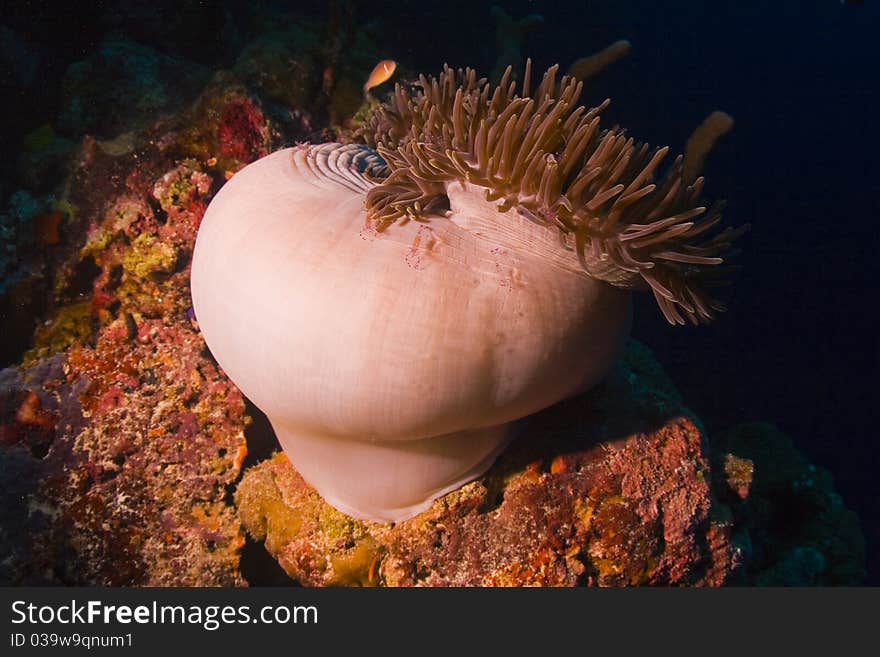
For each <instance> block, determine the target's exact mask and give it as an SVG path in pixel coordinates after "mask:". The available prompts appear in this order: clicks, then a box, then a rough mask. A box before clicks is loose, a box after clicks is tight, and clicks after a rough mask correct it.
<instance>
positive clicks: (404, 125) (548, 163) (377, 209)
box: [357, 61, 746, 324]
mask: <svg viewBox="0 0 880 657" xmlns="http://www.w3.org/2000/svg"><path fill="white" fill-rule="evenodd" d="M530 69H531V62H530V61H529V62H528V63H527V64H526V75H525V76H524V79H523V90H522V93H520V94H518V93H517V85H516V82H515V81H513V80H512V79H511V69H510V68H508V69H507V71H505V73H504V75H503V76H502V78H501V81H500V82H499V84H498V85H491V84H489V83H487V81H486V80H485V78H478V77H477V74H476V72H475V71H474V70H472V69H464V70H462V69H458V70H454V69H452V68H450V67H449V66H445V67H444V69H443V71H442V73H441V74H440V75H439V77H436V78H435V77H430V78H426V77H425V76H421V77H420V78H419V81H418V82H417V83H416V84H414V85H411V86H403V85H401V84H398V85H397V86H396V87H395V91H394V94H393V96H392V98H391V100H390V101H389V102H388V103H386V104H384V105H382V106H380V107H379V108H378V109H377V110H376V111H375V112H374V113H373V114H372V115H371V116H370V117H369V118H368V119H367V120H366V121H365V123H364V125H363V126H362V127H361V129H360V131H359V133H358V135H357V137H358V138H359V140H360V141H362V142H364V143H366V144H367V145H369V146H371V147H373V148H376V149H377V150H378V151H379V153H380V154H381V155H382V157H383V158H384V159H385V161H386V162H387V165H388V176H387V178H385V179H384V180H383V181H382V182H381V183H380V184H379V185H378V186H376V187H374V188H373V189H371V190H370V191H369V192H368V194H367V200H366V206H367V210H368V214H369V216H370V218H371V220H372V221H373V223H374V225H375V226H376V227H377V228H378V229H379V230H383V229H384V228H386V227H388V226H390V225H392V224H393V223H395V222H397V221H406V220H408V219H410V218H427V217H429V216H430V215H432V214H434V215H436V214H438V213H441V212H443V211H445V210H446V209H448V201H447V199H446V197H445V189H446V185H447V184H448V183H449V182H451V181H455V180H467V181H468V182H470V183H472V184H475V185H480V186H483V187H486V188H487V190H488V191H487V198H488V199H490V200H497V201H498V204H499V210H501V212H500V213H499V216H500V217H503V216H504V214H503V212H506V211H507V210H510V209H512V208H516V210H517V211H518V212H519V214H521V215H522V216H524V217H527V218H528V219H530V220H532V221H535V222H537V223H540V224H542V225H545V226H547V227H548V229H549V230H557V231H559V232H560V248H567V249H568V250H571V251H573V252H574V253H573V256H572V257H577V258H578V259H579V260H580V262H581V264H582V266H583V267H584V268H585V269H586V271H587V272H588V273H589V274H590V275H591V276H593V277H594V278H598V279H600V280H603V281H606V282H608V283H610V284H611V285H615V286H617V287H622V288H643V289H650V290H651V291H652V292H653V294H654V297H655V298H656V300H657V303H658V305H659V306H660V310H661V311H662V312H663V314H664V316H665V317H666V319H667V320H668V321H669V322H670V323H671V324H683V323H685V320H688V321H691V322H693V323H703V322H708V321H709V320H711V319H712V318H713V317H714V315H715V314H716V313H717V312H719V311H721V310H723V306H722V304H720V303H719V302H718V301H716V300H714V299H712V298H711V297H710V296H708V294H707V293H706V291H705V288H706V287H711V286H712V282H713V281H715V280H717V279H718V275H719V274H723V273H725V272H727V271H729V269H730V268H729V267H725V266H723V263H725V262H726V261H727V259H728V258H729V257H730V255H732V243H733V242H734V241H735V240H736V239H737V238H738V237H739V236H740V235H741V234H742V233H743V232H744V231H745V230H746V227H740V228H736V229H734V228H730V227H728V228H725V229H719V224H720V221H721V209H722V205H721V204H715V205H714V206H712V207H711V208H709V209H708V210H707V207H706V206H705V205H704V204H702V203H701V192H702V189H703V178H697V179H695V180H692V181H690V180H688V178H687V176H686V175H685V172H684V163H683V158H682V157H681V156H679V157H677V158H676V159H675V160H674V161H673V162H672V163H671V164H670V165H668V166H667V167H665V170H662V171H661V165H662V163H663V161H664V159H665V158H666V156H667V154H668V152H669V149H668V148H659V149H657V148H651V147H650V146H648V145H647V144H643V143H638V142H636V141H634V140H633V139H632V138H630V137H628V136H627V135H626V132H625V131H624V130H622V129H620V128H618V127H617V126H614V127H612V128H610V129H606V130H603V129H600V126H599V114H600V113H601V112H602V110H604V109H605V108H606V107H607V105H608V101H605V102H604V103H602V104H601V105H599V106H598V107H594V108H591V109H588V108H586V107H584V106H583V105H579V104H578V102H577V101H578V97H579V96H580V93H581V89H582V86H583V85H582V83H581V82H580V81H578V80H577V79H576V78H574V77H571V76H567V75H566V76H563V77H562V78H561V79H560V80H558V81H557V72H558V66H552V67H550V68H549V69H547V71H546V72H545V73H544V75H543V77H542V79H541V81H540V83H539V84H538V85H537V87H536V88H534V89H533V90H530V84H531V81H530V80H529V77H530V75H529V72H530ZM570 237H573V239H570Z"/></svg>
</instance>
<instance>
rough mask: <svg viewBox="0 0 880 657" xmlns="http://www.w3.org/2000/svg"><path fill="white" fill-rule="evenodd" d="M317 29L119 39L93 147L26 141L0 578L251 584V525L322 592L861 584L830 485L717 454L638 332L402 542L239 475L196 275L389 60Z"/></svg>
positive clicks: (222, 380)
mask: <svg viewBox="0 0 880 657" xmlns="http://www.w3.org/2000/svg"><path fill="white" fill-rule="evenodd" d="M305 29H306V28H305V27H302V28H301V27H299V26H297V25H292V26H288V27H287V28H285V31H282V32H277V33H275V36H273V37H271V38H268V37H260V38H258V39H255V40H254V41H252V42H251V43H250V44H249V45H248V46H246V47H245V48H244V49H243V50H242V54H241V55H240V56H239V58H238V59H237V60H236V62H235V63H234V64H233V65H232V68H231V70H229V71H221V72H218V73H215V74H213V77H210V79H209V75H208V72H207V71H206V70H204V69H203V68H202V67H201V66H198V65H195V64H191V63H188V62H184V61H177V60H174V61H172V60H169V59H167V58H166V57H164V56H161V55H159V54H158V53H155V52H152V51H149V50H147V49H145V48H143V47H141V46H139V45H138V44H137V43H136V42H132V41H129V40H124V39H121V38H115V39H109V40H107V41H106V42H105V43H104V44H103V46H102V50H101V51H100V53H99V54H97V55H94V56H92V57H91V58H89V59H87V60H84V61H83V63H82V64H81V65H79V67H76V68H73V69H72V70H71V72H70V74H69V75H68V77H67V85H66V93H68V94H69V99H70V103H69V106H68V107H67V109H66V111H65V112H64V113H63V115H62V116H61V117H59V121H58V127H59V129H62V128H65V127H66V129H67V134H68V136H71V138H72V137H73V135H75V134H81V133H82V132H85V131H91V132H92V134H90V135H86V136H85V137H82V138H81V139H80V138H79V137H77V142H76V143H73V142H72V141H71V142H69V143H68V142H67V141H64V143H61V141H63V139H62V137H60V136H58V135H55V133H54V132H53V130H51V129H47V130H43V131H42V132H40V133H39V134H34V135H31V136H30V137H31V138H30V140H29V142H28V143H29V145H28V149H29V150H28V157H27V158H25V159H24V160H23V163H22V166H24V167H25V168H26V170H25V171H24V172H23V174H22V180H29V179H38V178H39V179H40V180H41V186H40V188H39V189H36V188H34V189H29V190H28V189H22V190H16V191H15V192H14V193H12V194H10V197H9V201H8V202H7V204H6V208H4V209H2V211H0V246H2V247H3V258H2V259H0V269H2V273H3V276H2V284H0V315H2V317H3V318H4V319H3V322H4V325H3V326H2V331H3V335H4V341H3V345H2V346H3V355H4V362H7V363H8V362H12V363H14V365H13V366H11V367H9V368H7V369H4V370H2V371H0V496H2V504H0V553H2V554H3V555H4V558H3V560H2V561H0V584H4V585H21V584H56V585H58V584H65V585H78V584H99V585H199V586H238V585H245V584H248V583H249V582H248V581H247V580H248V578H249V577H250V576H249V575H248V576H246V575H245V574H243V568H242V563H241V561H242V559H241V556H242V550H243V547H244V545H245V537H246V533H250V535H251V537H252V538H254V539H255V540H256V541H261V542H263V544H264V545H265V549H266V550H267V551H268V553H269V554H270V555H271V556H272V557H273V558H274V559H275V560H277V562H278V563H279V564H280V565H281V567H282V568H283V569H284V571H285V572H286V573H287V574H288V575H289V576H290V577H291V578H292V579H291V584H292V583H294V581H295V582H298V583H300V584H303V585H334V584H346V585H347V584H367V585H386V586H408V585H435V586H441V585H584V584H589V585H601V586H617V585H642V584H674V585H711V586H717V585H723V584H785V585H797V584H808V585H814V584H855V583H858V582H859V581H860V580H861V579H862V578H863V577H864V572H863V568H864V544H863V539H862V537H861V533H860V531H859V527H858V521H857V519H856V518H855V516H854V514H852V513H851V512H850V511H848V510H847V509H846V508H845V507H844V505H843V503H842V501H841V500H840V498H839V496H837V495H836V493H834V491H833V488H832V483H831V479H830V476H829V475H828V474H827V473H826V472H824V471H823V470H821V469H819V468H815V467H814V466H812V465H811V464H809V463H808V462H807V461H806V459H805V458H804V457H803V456H802V455H801V454H800V453H799V452H797V451H796V450H795V449H794V447H793V446H792V444H791V441H790V440H788V439H787V438H786V437H785V436H782V435H781V434H780V433H779V432H778V431H777V430H776V429H774V428H773V427H771V426H769V425H761V424H750V425H742V426H739V427H734V428H733V429H731V430H729V431H727V432H724V433H722V434H720V435H718V436H714V435H712V436H708V435H707V434H706V432H705V431H704V430H703V429H702V427H701V424H700V422H699V420H698V419H697V418H696V417H695V416H694V415H693V414H692V413H690V412H689V411H688V410H687V409H686V408H685V406H684V404H683V401H682V400H681V399H680V396H679V394H678V392H677V391H676V390H675V388H674V386H673V385H672V383H671V382H670V381H669V380H668V378H667V377H666V375H665V374H664V373H663V371H662V369H661V368H660V366H659V365H658V364H657V362H656V361H655V360H654V359H653V357H652V356H651V355H650V353H649V352H648V350H647V349H646V348H644V347H642V346H641V345H639V344H637V343H635V342H631V343H630V344H629V345H628V348H627V351H626V354H625V357H624V359H623V361H622V362H621V363H620V365H619V366H618V367H617V368H616V369H615V371H614V373H613V375H612V376H611V377H610V378H609V380H608V381H607V382H606V383H605V384H604V385H603V386H601V387H600V388H598V389H597V390H595V391H593V392H591V393H589V394H588V395H585V396H582V397H578V398H576V399H572V400H570V401H568V402H566V403H563V404H560V405H558V406H556V407H553V408H551V409H548V410H547V411H545V412H543V413H541V414H539V415H537V416H535V417H532V418H529V419H528V420H527V421H526V422H524V423H523V424H522V426H521V432H522V433H521V435H520V437H519V438H518V440H517V441H515V442H514V443H513V445H512V446H511V448H510V449H509V450H507V451H506V452H505V453H504V454H503V455H502V457H501V458H500V459H499V461H498V462H497V463H496V464H495V465H494V466H493V468H492V469H491V470H490V471H489V472H488V473H487V474H486V475H485V476H484V477H482V478H480V479H479V480H477V481H474V482H472V483H470V484H467V485H466V486H464V487H463V488H461V489H460V490H458V491H455V492H453V493H451V494H449V495H447V496H445V497H443V498H441V499H439V500H437V501H436V502H435V503H434V505H433V506H432V507H431V508H430V509H429V510H428V511H426V512H424V513H422V514H420V515H419V516H417V517H415V518H413V519H411V520H408V521H406V522H403V523H400V524H398V525H396V526H388V525H378V524H371V523H366V522H361V521H357V520H354V519H351V518H349V517H347V516H344V515H343V514H341V513H339V512H338V511H336V510H334V509H333V508H331V507H330V506H328V505H327V504H326V503H324V502H323V500H322V499H321V498H320V497H319V496H318V495H317V494H316V493H315V492H314V490H313V489H311V488H310V487H309V486H308V485H307V484H306V483H305V482H304V481H303V480H302V478H301V477H300V476H299V475H298V473H297V472H296V471H295V470H294V469H293V468H292V467H291V466H290V464H289V463H288V461H287V459H286V458H285V457H284V456H283V455H281V454H276V455H274V456H271V457H270V458H268V459H266V460H263V461H262V462H260V463H257V464H256V465H253V466H252V467H250V468H249V469H247V470H246V471H245V472H244V473H243V469H244V465H245V463H246V461H245V459H246V457H247V455H248V449H249V447H250V449H251V451H252V452H254V451H257V450H256V449H255V448H254V445H253V444H251V445H249V444H248V442H251V443H252V440H251V436H249V435H248V425H249V423H250V421H251V418H250V417H249V415H248V412H247V409H246V406H245V400H244V399H243V398H242V396H241V394H240V392H239V391H238V390H237V389H236V388H235V387H234V386H233V385H232V384H231V382H230V381H229V380H228V379H227V378H226V377H225V375H224V374H223V373H222V371H220V370H219V368H218V367H217V365H216V363H215V362H214V361H213V359H212V357H211V355H210V353H209V352H208V351H207V349H206V348H205V345H204V341H203V340H202V338H201V336H200V334H199V332H198V325H197V323H196V321H195V319H194V318H193V317H192V314H191V309H190V296H189V266H190V258H191V254H192V248H193V244H194V241H195V235H196V232H197V230H198V226H199V222H200V221H201V218H202V215H203V213H204V211H205V208H206V207H207V205H208V203H209V202H210V200H211V198H212V196H213V194H214V193H216V191H217V190H218V189H219V188H220V187H221V186H222V184H223V182H224V181H225V180H226V179H228V178H229V177H230V176H232V175H234V173H235V172H236V171H238V170H239V169H240V168H242V167H243V166H244V165H245V164H247V163H249V162H251V161H253V160H255V159H257V158H259V157H261V156H263V155H265V154H267V153H269V152H272V151H273V150H276V149H277V148H280V147H282V146H285V145H290V144H292V143H295V142H296V141H299V140H306V139H313V140H319V139H320V140H322V141H323V140H326V135H321V136H320V137H319V136H318V134H317V133H316V130H318V129H320V126H321V125H323V124H324V123H326V122H328V121H329V122H331V123H333V124H335V125H340V124H343V122H344V121H343V119H344V118H345V117H349V118H350V113H351V111H352V110H353V109H354V107H355V106H356V104H357V103H358V102H359V101H360V99H361V96H360V84H361V82H362V77H361V76H365V75H366V74H367V73H368V71H369V67H370V66H372V63H374V62H375V61H376V60H377V59H378V57H377V56H375V57H374V56H373V55H372V54H370V56H369V57H362V54H363V53H364V52H367V53H372V52H373V47H372V46H371V45H370V44H365V43H362V42H363V41H364V40H365V37H364V36H363V35H362V34H352V35H351V37H350V39H349V40H350V42H351V43H353V44H358V45H357V47H356V48H353V51H354V52H356V53H361V54H360V55H357V57H362V59H363V60H364V61H363V62H361V61H360V60H358V59H357V58H355V59H352V58H351V57H349V58H348V59H345V57H344V56H343V55H341V54H340V53H346V52H348V50H347V48H346V47H343V46H345V45H346V44H344V43H343V44H341V45H340V46H339V47H338V48H337V49H336V51H334V52H332V53H331V54H330V55H329V56H328V55H323V56H324V58H325V59H323V60H322V59H321V57H322V55H321V53H319V52H317V50H314V51H312V50H309V51H308V52H305V51H303V50H302V45H301V44H309V43H312V42H315V43H317V42H319V41H320V39H319V37H318V36H317V35H316V34H313V35H312V39H311V41H310V40H309V39H303V38H300V36H301V35H300V33H301V31H302V30H305ZM312 31H313V32H314V30H312ZM279 35H280V36H279ZM273 39H274V40H273ZM297 44H300V45H299V46H297ZM298 48H299V49H298ZM337 51H338V52H337ZM375 51H376V52H379V49H375ZM279 53H280V54H282V55H283V57H280V56H279ZM273 58H276V59H280V60H281V61H282V63H283V65H281V66H277V67H273V68H267V67H265V66H263V63H264V62H266V61H270V60H272V59H273ZM135 65H136V66H135ZM132 67H134V68H132ZM267 71H268V72H267ZM257 73H259V74H260V75H257ZM206 80H207V86H205V87H204V88H203V89H202V91H201V93H200V95H199V96H198V97H197V98H196V100H195V101H194V102H193V103H192V104H190V105H188V106H186V107H181V106H180V104H179V103H178V101H180V99H181V98H188V97H189V94H193V95H194V94H197V93H198V89H197V88H198V87H200V85H201V83H202V82H204V81H206ZM318 87H320V89H319V88H318ZM145 89H150V90H152V91H151V94H152V95H146V96H145V95H144V93H145ZM184 92H185V93H184ZM147 101H148V102H147ZM180 102H181V103H182V101H180ZM139 103H140V104H139ZM144 103H146V104H144ZM131 108H135V109H136V110H137V111H134V110H132V109H131ZM123 110H124V111H123ZM316 117H318V118H316ZM313 126H317V127H313ZM111 135H112V136H111ZM333 136H335V137H339V135H333ZM343 137H344V135H343ZM28 171H30V172H31V173H30V174H29V173H28ZM43 172H60V173H53V175H52V176H47V175H45V174H44V173H43ZM38 174H40V175H38ZM251 458H252V459H253V458H254V457H253V454H252V456H251ZM257 549H262V548H261V547H260V546H259V545H258V546H257ZM258 575H259V574H258V573H257V574H255V576H254V577H251V579H252V580H253V581H251V582H250V583H260V582H259V576H258Z"/></svg>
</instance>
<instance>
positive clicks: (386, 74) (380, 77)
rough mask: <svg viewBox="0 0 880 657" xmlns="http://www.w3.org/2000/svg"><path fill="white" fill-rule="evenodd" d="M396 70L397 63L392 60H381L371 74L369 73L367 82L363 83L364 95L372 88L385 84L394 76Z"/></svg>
mask: <svg viewBox="0 0 880 657" xmlns="http://www.w3.org/2000/svg"><path fill="white" fill-rule="evenodd" d="M396 70H397V62H395V61H394V60H393V59H383V60H382V61H381V62H379V63H378V64H376V67H375V68H374V69H373V72H372V73H370V77H368V78H367V81H366V82H365V83H364V93H367V92H368V91H369V90H370V89H372V88H373V87H378V86H379V85H380V84H382V83H383V82H386V81H387V80H388V79H389V78H390V77H391V76H392V75H394V71H396Z"/></svg>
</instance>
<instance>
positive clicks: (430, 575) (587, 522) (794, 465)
mask: <svg viewBox="0 0 880 657" xmlns="http://www.w3.org/2000/svg"><path fill="white" fill-rule="evenodd" d="M830 483H831V482H830V477H829V476H828V474H827V473H825V472H824V471H821V470H819V469H817V468H815V467H814V466H812V465H810V464H809V463H807V461H806V460H805V459H804V458H803V457H802V456H801V455H800V454H799V453H798V452H797V451H796V450H795V449H794V448H793V446H792V444H791V442H790V441H789V440H788V439H787V438H786V437H784V436H783V435H782V434H780V433H779V432H778V431H776V430H775V429H774V428H773V427H771V426H769V425H762V424H750V425H741V426H739V427H737V428H735V429H733V430H731V431H729V432H727V433H725V434H723V435H721V436H719V437H718V439H717V440H714V441H712V444H710V442H709V441H708V440H707V437H706V434H705V432H704V431H703V430H702V429H701V427H700V422H699V420H698V419H697V418H696V417H695V416H694V415H693V414H692V413H690V412H689V411H688V410H687V409H686V408H685V407H684V406H683V405H682V401H681V398H680V397H679V394H678V392H677V391H676V390H675V388H674V386H673V385H672V383H671V382H670V381H669V379H668V378H667V377H666V375H665V374H664V372H663V371H662V369H661V368H660V366H659V365H658V364H657V362H656V361H655V360H654V359H653V357H652V356H651V354H650V352H649V351H648V350H647V349H646V348H645V347H643V346H642V345H640V344H638V343H636V342H634V341H631V342H630V343H629V345H628V346H627V350H626V354H625V357H624V358H623V359H622V361H621V362H620V363H619V365H618V366H617V368H616V369H615V370H614V372H613V374H612V375H611V377H610V378H609V380H608V381H607V382H606V383H605V384H604V385H603V386H601V387H600V388H599V389H597V390H595V391H593V392H591V393H589V394H587V395H585V396H582V397H578V398H575V399H572V400H569V401H568V402H566V403H563V404H559V405H557V406H555V407H552V408H550V409H548V410H546V411H544V412H542V413H539V414H538V415H535V416H533V417H532V418H529V419H528V421H527V422H524V423H523V424H522V426H521V427H520V435H519V437H518V438H517V440H516V441H515V442H514V443H513V444H512V446H511V447H510V449H508V450H507V452H505V453H504V454H503V455H502V457H501V458H500V459H499V461H498V462H497V463H496V464H495V465H494V466H493V467H492V469H491V470H490V471H489V472H488V473H487V474H486V475H485V476H483V477H481V478H480V479H478V480H476V481H474V482H471V483H470V484H467V485H465V486H464V487H462V488H461V489H459V490H457V491H455V492H453V493H451V494H449V495H446V496H445V497H443V498H441V499H439V500H437V501H436V502H435V503H434V505H433V506H432V507H431V508H430V509H428V510H427V511H425V512H424V513H421V514H420V515H418V516H416V517H415V518H413V519H411V520H408V521H405V522H402V523H399V524H397V525H394V526H391V525H380V524H375V523H369V522H361V521H358V520H354V519H351V518H349V517H347V516H345V515H343V514H341V513H340V512H338V511H336V510H334V509H333V508H332V507H330V506H329V505H328V504H326V503H325V502H324V501H323V500H322V499H321V497H320V496H319V495H318V494H317V493H316V492H315V491H314V489H312V488H311V487H310V486H309V485H308V484H307V483H306V482H305V481H303V479H302V477H300V475H299V474H298V473H297V472H296V470H295V469H294V468H293V467H292V466H291V465H290V462H289V461H288V460H287V458H286V457H285V456H284V455H283V454H282V453H277V454H276V455H275V456H274V457H272V458H270V459H268V460H266V461H264V462H262V463H260V464H258V465H256V466H254V467H252V468H251V469H249V470H248V471H247V472H246V473H245V474H244V477H243V478H242V481H241V483H240V484H239V486H238V489H237V492H236V496H235V499H236V503H237V505H238V509H239V513H240V517H241V520H242V523H243V524H244V526H245V527H246V528H247V530H248V531H249V532H250V534H251V535H252V536H254V537H255V538H257V539H259V540H264V541H265V546H266V548H267V550H268V551H269V553H270V554H271V555H272V556H273V557H274V558H275V559H277V561H278V563H279V564H280V565H281V566H282V568H283V569H284V570H285V571H286V572H287V573H288V574H289V575H290V577H291V578H293V579H294V580H296V581H297V582H299V583H301V584H304V585H315V586H325V585H380V586H460V585H463V586H519V585H533V586H578V585H598V586H628V585H697V586H719V585H724V584H766V585H797V584H853V583H856V582H858V581H859V579H860V577H861V576H862V567H863V558H864V555H863V551H864V548H863V544H862V538H861V535H860V533H859V529H858V521H857V519H856V517H855V515H854V514H853V513H851V512H849V511H847V510H846V509H845V508H844V507H843V505H842V503H841V500H840V498H839V497H838V496H837V495H836V494H835V493H834V492H833V491H832V489H831V485H830Z"/></svg>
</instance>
